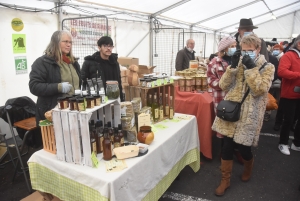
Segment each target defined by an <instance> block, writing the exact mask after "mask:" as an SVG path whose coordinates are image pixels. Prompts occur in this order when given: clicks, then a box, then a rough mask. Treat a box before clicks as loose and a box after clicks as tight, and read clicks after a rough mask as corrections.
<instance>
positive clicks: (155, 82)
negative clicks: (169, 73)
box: [151, 77, 157, 87]
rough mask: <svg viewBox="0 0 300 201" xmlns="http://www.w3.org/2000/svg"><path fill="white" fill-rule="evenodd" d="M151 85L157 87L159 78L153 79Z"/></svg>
mask: <svg viewBox="0 0 300 201" xmlns="http://www.w3.org/2000/svg"><path fill="white" fill-rule="evenodd" d="M151 85H152V87H156V86H157V78H155V77H152V78H151Z"/></svg>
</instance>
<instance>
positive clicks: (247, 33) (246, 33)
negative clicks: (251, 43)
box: [243, 32, 252, 37]
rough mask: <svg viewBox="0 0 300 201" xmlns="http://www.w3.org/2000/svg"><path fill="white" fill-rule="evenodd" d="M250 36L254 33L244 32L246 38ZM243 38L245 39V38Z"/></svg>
mask: <svg viewBox="0 0 300 201" xmlns="http://www.w3.org/2000/svg"><path fill="white" fill-rule="evenodd" d="M250 34H252V32H244V36H248V35H250ZM244 36H243V37H244Z"/></svg>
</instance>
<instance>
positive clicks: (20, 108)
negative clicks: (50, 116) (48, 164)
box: [2, 97, 38, 193]
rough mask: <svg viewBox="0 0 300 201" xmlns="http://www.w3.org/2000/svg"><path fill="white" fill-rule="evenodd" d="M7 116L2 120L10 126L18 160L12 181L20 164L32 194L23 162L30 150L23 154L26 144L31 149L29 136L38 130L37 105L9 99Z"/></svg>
mask: <svg viewBox="0 0 300 201" xmlns="http://www.w3.org/2000/svg"><path fill="white" fill-rule="evenodd" d="M5 114H6V118H3V116H2V118H3V119H4V120H5V121H6V122H7V123H8V124H9V127H10V131H11V134H12V138H13V140H14V145H15V146H14V147H15V148H16V152H17V159H18V160H17V162H16V165H15V170H14V175H13V178H12V181H14V179H15V176H16V173H17V172H18V169H17V167H18V163H20V166H21V173H22V174H23V175H24V178H25V182H26V185H27V188H28V191H29V193H31V192H32V189H31V187H30V184H29V180H28V178H27V175H26V171H27V170H28V167H25V166H24V163H23V161H22V156H23V155H25V154H26V153H27V152H28V149H27V152H26V153H24V154H22V152H23V148H24V146H25V144H27V148H28V147H29V146H28V136H29V134H30V133H31V132H32V131H34V130H36V129H37V128H38V126H37V124H36V118H35V103H34V102H33V101H32V100H31V99H30V98H28V97H18V98H13V99H9V100H7V101H6V103H5ZM14 128H16V130H17V131H18V134H19V136H20V138H21V139H22V145H21V148H19V146H18V143H17V139H16V135H15V132H14ZM24 132H25V133H24ZM33 134H34V133H33ZM21 154H22V155H21ZM12 161H14V159H12Z"/></svg>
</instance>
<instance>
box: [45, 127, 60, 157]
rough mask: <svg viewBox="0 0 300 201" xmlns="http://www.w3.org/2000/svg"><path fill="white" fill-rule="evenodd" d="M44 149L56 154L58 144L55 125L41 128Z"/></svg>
mask: <svg viewBox="0 0 300 201" xmlns="http://www.w3.org/2000/svg"><path fill="white" fill-rule="evenodd" d="M41 131H42V139H43V149H44V150H45V151H48V152H50V153H53V154H56V143H55V135H54V129H53V125H50V126H41Z"/></svg>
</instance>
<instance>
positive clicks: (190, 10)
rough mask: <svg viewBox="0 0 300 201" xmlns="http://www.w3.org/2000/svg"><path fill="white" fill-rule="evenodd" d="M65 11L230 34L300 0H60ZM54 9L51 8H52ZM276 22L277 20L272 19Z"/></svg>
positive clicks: (45, 0)
mask: <svg viewBox="0 0 300 201" xmlns="http://www.w3.org/2000/svg"><path fill="white" fill-rule="evenodd" d="M58 1H59V0H40V1H37V0H26V1H24V0H0V2H1V3H7V4H10V5H13V4H15V5H21V6H27V7H33V8H37V9H41V8H43V9H52V8H53V7H54V6H55V5H54V3H53V2H58ZM61 2H64V4H63V5H64V6H63V10H64V11H65V12H66V13H71V14H79V15H99V14H101V15H106V16H108V17H109V18H116V19H125V20H136V21H145V22H147V21H148V19H149V17H150V16H151V15H153V14H157V15H156V18H157V19H158V20H160V21H161V22H162V23H163V24H168V25H173V26H179V27H182V28H189V27H190V26H193V28H195V29H200V30H201V29H203V28H204V29H208V30H211V31H218V32H224V33H233V32H235V31H236V27H237V26H238V24H239V20H240V18H252V20H253V23H254V25H258V24H262V23H264V22H269V21H270V20H272V18H271V16H272V15H275V16H276V17H277V19H278V18H280V17H281V16H286V15H287V14H292V13H293V12H295V11H299V10H300V0H243V1H241V0H230V3H229V2H224V1H223V0H209V1H199V0H183V1H179V0H143V1H141V0H110V1H107V0H67V1H65V0H63V1H61ZM53 10H54V9H53ZM275 21H276V20H275Z"/></svg>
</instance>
